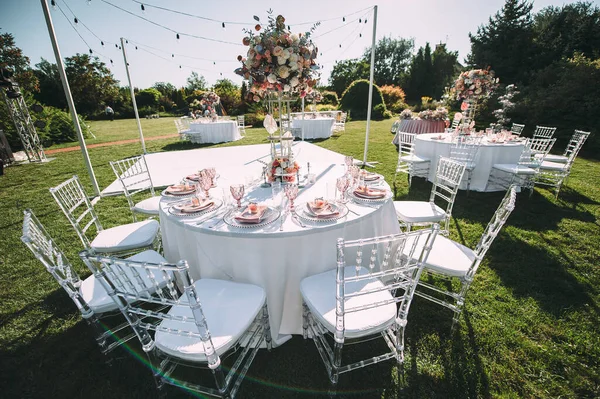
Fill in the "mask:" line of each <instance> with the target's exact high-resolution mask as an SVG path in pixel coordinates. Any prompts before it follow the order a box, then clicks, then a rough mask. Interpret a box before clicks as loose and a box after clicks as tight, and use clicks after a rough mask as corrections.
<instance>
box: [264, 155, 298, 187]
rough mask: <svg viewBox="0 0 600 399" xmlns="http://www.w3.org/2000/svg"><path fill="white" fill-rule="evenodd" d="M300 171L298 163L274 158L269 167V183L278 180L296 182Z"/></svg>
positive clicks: (288, 159) (284, 158)
mask: <svg viewBox="0 0 600 399" xmlns="http://www.w3.org/2000/svg"><path fill="white" fill-rule="evenodd" d="M299 170H300V165H298V162H296V161H294V160H291V159H290V158H287V157H278V158H274V159H273V160H272V161H271V162H270V163H269V165H267V180H268V181H269V182H274V181H276V180H277V181H284V182H288V183H292V182H294V181H296V174H297V173H298V171H299ZM282 175H283V176H282Z"/></svg>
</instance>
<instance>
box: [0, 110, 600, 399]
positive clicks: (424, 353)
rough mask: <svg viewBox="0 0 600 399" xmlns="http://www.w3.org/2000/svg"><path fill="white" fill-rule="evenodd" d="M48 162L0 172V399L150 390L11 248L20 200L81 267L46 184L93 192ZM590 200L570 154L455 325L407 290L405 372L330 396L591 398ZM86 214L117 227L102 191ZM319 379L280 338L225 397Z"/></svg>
mask: <svg viewBox="0 0 600 399" xmlns="http://www.w3.org/2000/svg"><path fill="white" fill-rule="evenodd" d="M142 122H143V124H144V131H145V133H146V135H147V136H151V135H163V134H169V133H174V132H175V129H174V125H173V122H172V121H171V120H170V119H167V118H162V119H160V120H143V121H142ZM391 123H392V121H391V120H388V121H382V122H374V123H373V124H372V129H371V140H370V147H369V148H370V150H369V159H370V160H377V161H380V162H382V164H381V165H380V166H378V167H377V169H376V170H377V171H378V172H381V173H383V174H384V175H385V176H386V179H388V181H389V182H391V181H392V179H393V171H394V167H395V163H396V158H397V153H396V150H395V148H394V146H393V145H391V144H390V141H391V139H392V135H391V134H390V133H389V128H390V126H391ZM91 125H92V129H93V131H94V132H95V134H96V135H97V136H98V139H97V140H98V142H100V141H113V140H120V139H125V138H136V137H137V131H136V126H135V121H133V120H126V121H115V122H91ZM172 125H173V126H172ZM364 126H365V123H364V122H350V123H348V124H347V129H346V132H345V133H343V134H341V135H339V136H337V135H336V136H334V137H332V138H330V139H328V140H325V141H322V142H319V143H317V144H318V145H320V146H323V147H325V148H328V149H331V150H335V151H338V152H341V153H345V154H349V155H353V156H355V157H357V158H362V151H363V143H364ZM265 137H266V132H265V130H264V129H248V134H247V137H246V138H245V139H243V140H242V141H239V142H237V143H229V144H226V145H242V144H248V143H259V142H266V139H265ZM89 142H90V143H91V142H92V140H90V141H89ZM147 147H148V150H149V151H171V150H176V149H184V148H196V147H198V146H195V145H192V144H189V143H181V142H179V141H178V140H177V139H175V138H174V139H168V140H157V141H150V142H148V143H147ZM139 152H140V146H139V144H129V145H123V146H117V147H104V148H95V149H90V150H89V153H90V158H91V160H92V163H93V165H94V168H95V171H96V175H97V178H98V182H99V184H100V187H101V188H104V187H106V186H107V185H108V184H109V183H110V182H112V181H113V180H114V177H113V174H112V171H111V169H110V166H109V164H108V162H109V161H110V160H116V159H120V158H123V157H127V156H131V155H135V154H138V153H139ZM53 157H55V158H56V159H55V160H54V161H52V162H50V163H48V164H32V165H22V166H14V167H10V168H7V169H6V172H5V176H2V177H0V215H1V216H0V231H1V233H0V298H1V304H2V306H1V308H0V359H1V360H0V380H1V381H2V384H1V386H2V394H1V396H2V397H7V398H12V397H22V398H42V397H43V398H62V397H77V398H78V397H86V398H125V397H127V398H147V397H156V391H155V388H154V381H153V378H152V376H151V374H150V372H149V370H148V369H147V367H146V366H145V365H144V363H143V362H142V361H141V360H140V359H143V355H141V350H140V349H139V345H137V342H135V343H133V344H132V345H131V347H130V349H129V351H126V350H123V351H121V352H119V353H118V355H120V358H119V359H116V360H115V361H113V362H112V363H111V365H110V366H107V365H106V364H105V358H104V356H103V355H101V354H100V352H99V350H98V348H97V347H96V344H95V342H94V340H93V339H92V334H91V331H90V329H89V328H88V326H87V325H86V324H85V322H83V321H82V320H81V317H80V316H79V313H78V312H77V311H76V310H75V307H74V306H73V305H72V303H71V301H70V299H69V298H67V297H66V295H65V294H64V292H63V291H62V290H61V289H59V288H58V287H57V285H56V284H55V282H54V280H52V278H51V277H50V276H49V275H48V274H47V273H46V272H45V271H44V270H43V268H42V265H41V264H40V263H39V262H38V261H37V260H35V259H34V258H33V256H32V255H31V254H30V253H29V251H28V250H27V249H26V248H25V246H24V245H23V244H22V243H21V242H20V241H19V237H20V234H21V223H22V212H23V209H25V208H32V209H33V211H34V212H35V213H36V214H37V215H38V217H39V218H40V220H41V222H42V223H43V224H44V225H45V226H46V227H47V229H48V231H49V233H50V234H51V235H52V236H54V237H55V239H56V240H57V242H58V243H59V244H62V247H63V248H64V249H66V252H67V255H68V257H69V259H71V261H73V262H74V263H75V265H76V268H77V269H78V270H79V271H80V272H81V274H83V275H88V274H89V272H87V271H86V270H85V267H84V266H83V265H82V263H81V262H80V261H79V260H78V257H77V253H78V250H79V247H80V242H79V240H78V239H77V237H76V235H75V233H74V232H73V230H72V229H71V228H70V226H69V225H68V222H67V221H66V219H65V217H64V216H63V215H62V213H61V212H60V211H59V209H58V207H57V205H56V204H55V203H54V201H53V199H52V197H51V196H50V193H49V192H48V188H49V187H51V186H54V185H57V184H58V183H60V182H62V181H64V180H66V179H67V178H69V177H71V176H72V175H73V174H78V175H79V176H80V177H81V179H82V182H83V183H84V185H85V186H86V188H87V189H89V190H90V192H91V188H90V184H89V182H88V180H89V179H88V178H87V174H86V172H85V167H84V165H83V162H82V159H81V155H80V152H79V151H75V152H69V153H61V154H55V155H53ZM398 182H399V184H398V190H397V199H409V198H410V199H420V200H424V199H427V198H428V193H429V190H430V188H431V185H430V184H429V183H426V182H424V181H423V180H421V179H415V181H414V182H413V186H412V188H411V189H410V191H409V190H408V187H407V184H406V177H405V176H400V177H399V179H398ZM502 195H503V194H502V193H475V192H472V193H470V195H469V196H467V195H466V194H465V193H464V192H460V193H459V195H458V198H457V201H456V204H455V207H454V212H453V213H454V220H453V222H452V224H451V237H452V238H453V239H455V240H457V241H459V242H463V243H465V244H466V245H468V246H471V247H474V246H475V244H476V243H477V240H478V239H479V237H480V235H481V233H482V232H483V229H484V227H485V225H486V224H487V222H488V220H489V219H490V217H491V216H492V214H493V212H494V211H495V209H496V207H497V205H498V203H499V201H500V199H501V198H502ZM599 205H600V163H599V162H596V161H590V160H585V159H578V160H577V162H576V163H575V167H574V169H573V172H572V174H571V177H570V178H569V181H568V184H567V187H564V188H563V191H562V192H561V196H560V198H559V200H558V201H556V200H555V199H554V196H553V193H551V192H550V191H548V190H546V189H536V190H535V193H534V194H533V196H532V197H531V198H529V197H528V196H527V194H521V195H520V196H519V197H518V199H517V207H516V209H515V211H514V212H513V214H512V215H511V217H510V219H509V221H508V223H507V225H506V227H505V229H504V230H503V231H502V233H501V234H500V236H499V237H498V238H497V239H496V241H495V242H494V244H493V245H492V248H491V249H490V251H489V252H488V256H487V258H486V260H485V261H484V262H483V264H482V266H481V267H480V269H479V272H478V274H477V276H476V278H475V282H474V284H473V285H472V287H471V289H470V291H469V294H468V295H467V302H466V307H465V312H463V316H462V317H461V320H460V326H459V328H458V329H457V331H456V332H455V333H451V331H450V325H451V320H452V315H451V312H450V311H447V310H445V309H442V308H440V307H438V306H436V305H433V304H431V303H429V302H426V301H424V300H422V299H421V298H416V299H415V301H414V302H413V305H412V307H411V310H410V315H409V324H408V328H407V337H406V356H407V357H406V363H405V367H404V373H403V374H402V373H399V372H398V370H397V368H396V366H395V364H394V363H392V362H388V363H383V364H379V365H377V366H375V367H369V368H366V369H361V370H358V371H355V372H352V373H350V374H348V375H344V376H342V378H341V379H340V384H339V390H340V391H341V392H343V394H344V395H343V396H344V397H352V398H390V399H391V398H399V397H412V398H479V397H501V398H522V397H525V398H558V397H560V398H594V397H599V396H600V334H598V331H600V328H599V326H600V317H599V314H600V311H599V306H600V295H599V293H600V271H599V269H598V266H599V262H598V260H599V258H600V257H599V252H600V245H599V243H600V239H599V236H600V225H599V216H600V206H599ZM96 209H97V210H98V212H99V214H100V218H101V220H102V221H103V224H104V225H105V226H107V227H110V226H113V225H116V224H119V223H127V222H130V221H131V215H130V213H129V211H128V209H127V204H126V201H125V200H124V199H123V198H122V197H109V198H103V199H102V200H100V201H99V202H98V204H97V205H96ZM332 245H334V244H333V243H332ZM369 345H375V344H374V343H369V344H366V346H367V347H368V346H369ZM138 355H139V356H138ZM328 386H329V382H328V379H327V377H326V374H325V370H324V367H323V366H322V364H321V360H320V358H319V356H318V354H317V350H316V348H315V347H314V345H313V344H312V342H310V341H304V340H302V338H301V337H294V338H293V339H292V340H291V341H290V342H288V343H286V344H285V345H283V346H282V347H280V348H276V349H274V350H273V351H271V352H270V353H269V352H267V351H261V352H260V353H259V355H258V356H257V358H256V360H255V362H254V363H253V365H252V367H251V369H250V371H249V373H248V378H247V379H246V380H245V381H244V383H243V384H242V388H241V390H240V393H239V397H240V398H308V397H319V396H321V397H325V396H324V395H322V394H323V392H324V390H326V389H327V387H328ZM170 393H172V394H173V397H184V396H185V394H183V393H181V392H179V391H177V390H170ZM319 394H320V395H319Z"/></svg>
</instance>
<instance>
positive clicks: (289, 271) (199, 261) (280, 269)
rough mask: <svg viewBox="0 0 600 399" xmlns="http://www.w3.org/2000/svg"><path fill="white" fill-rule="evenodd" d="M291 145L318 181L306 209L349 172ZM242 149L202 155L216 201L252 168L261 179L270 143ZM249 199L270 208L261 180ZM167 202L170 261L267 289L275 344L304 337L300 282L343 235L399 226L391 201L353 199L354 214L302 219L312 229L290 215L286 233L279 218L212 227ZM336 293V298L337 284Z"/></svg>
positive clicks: (326, 263)
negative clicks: (212, 173) (212, 170)
mask: <svg viewBox="0 0 600 399" xmlns="http://www.w3.org/2000/svg"><path fill="white" fill-rule="evenodd" d="M294 147H295V149H294V151H295V152H296V153H297V154H298V156H297V158H296V159H297V161H298V162H299V164H300V165H301V166H302V169H301V172H303V173H304V172H306V169H305V165H306V162H310V171H311V173H314V174H315V175H316V176H317V179H316V183H315V184H314V185H311V186H307V187H306V188H301V189H300V193H299V195H298V198H297V199H296V200H295V204H296V206H302V204H303V203H305V202H306V201H310V200H314V199H315V198H316V197H326V191H328V190H327V188H326V187H327V183H332V184H335V183H334V182H335V179H336V178H337V177H339V176H341V175H343V174H344V170H345V168H344V166H343V163H344V156H343V155H341V154H338V153H335V152H332V151H328V150H325V149H322V148H319V147H317V146H314V145H312V144H309V143H298V144H297V145H295V146H294ZM236 148H242V147H236ZM244 150H245V151H243V152H237V154H238V155H237V157H230V156H223V155H222V156H220V157H216V156H215V157H213V156H207V157H204V158H199V159H198V165H197V167H198V168H201V167H205V166H215V167H216V170H217V173H218V174H220V178H219V179H218V180H217V184H218V187H216V188H213V189H211V191H210V193H211V195H213V196H214V197H215V198H219V197H221V196H222V195H223V190H224V191H225V193H226V195H229V186H230V184H232V183H236V182H240V178H241V179H242V180H241V181H242V182H243V181H244V176H245V175H247V174H249V173H250V172H252V173H253V175H254V176H256V177H258V174H259V173H260V171H261V166H262V165H261V164H260V163H258V162H252V161H253V160H255V159H257V158H260V157H262V156H264V155H265V154H266V153H268V148H267V147H266V146H246V147H244ZM191 172H193V170H190V173H191ZM248 201H252V202H257V203H265V204H267V205H269V204H271V205H272V204H273V202H272V199H271V189H270V188H261V187H260V182H257V184H256V185H255V186H254V187H253V188H251V189H250V190H246V194H245V197H244V202H246V203H247V202H248ZM169 205H170V203H169V202H168V201H167V199H166V198H163V200H162V201H161V207H160V208H161V209H160V224H161V232H162V240H163V246H164V253H165V257H166V258H167V260H169V261H170V262H176V261H178V260H180V259H185V260H187V261H188V262H189V265H190V271H191V275H192V277H193V278H194V279H199V278H218V279H231V280H234V281H238V282H244V283H251V284H256V285H259V286H261V287H262V288H264V289H265V291H266V293H267V304H268V309H269V319H270V325H271V334H272V336H273V339H274V344H275V345H279V344H282V343H283V342H285V341H286V340H287V339H289V337H290V334H302V298H301V295H300V281H301V280H302V279H303V278H305V277H308V276H311V275H314V274H317V273H320V272H323V271H326V270H330V269H334V268H335V267H336V241H337V239H338V238H340V237H344V238H346V239H357V238H360V237H372V236H381V235H387V234H394V233H398V232H399V231H400V230H399V225H398V222H397V219H396V214H395V211H394V207H393V203H392V202H391V200H387V201H385V202H383V203H381V204H380V205H379V206H365V205H359V204H356V203H349V206H348V207H349V209H351V210H352V212H355V213H352V212H349V213H348V215H347V216H346V217H344V218H342V219H339V220H337V221H330V222H312V223H311V222H309V223H306V222H305V223H306V226H307V227H301V226H300V224H299V223H298V222H297V221H296V220H294V219H293V218H292V217H291V216H288V217H287V218H286V219H285V221H284V223H283V230H282V231H280V226H281V219H278V220H277V221H275V222H274V223H272V224H269V225H267V226H265V227H257V228H237V227H231V226H229V225H227V224H225V223H221V224H220V225H217V227H214V228H212V229H211V228H210V226H213V225H214V224H215V222H216V221H217V220H218V219H210V220H209V221H206V222H204V223H201V224H200V225H197V224H196V223H197V221H198V219H197V218H196V219H192V218H182V217H179V216H175V215H172V214H170V213H169V212H168V208H169ZM331 290H332V291H331V294H332V295H335V286H332V287H331ZM209 328H210V326H209Z"/></svg>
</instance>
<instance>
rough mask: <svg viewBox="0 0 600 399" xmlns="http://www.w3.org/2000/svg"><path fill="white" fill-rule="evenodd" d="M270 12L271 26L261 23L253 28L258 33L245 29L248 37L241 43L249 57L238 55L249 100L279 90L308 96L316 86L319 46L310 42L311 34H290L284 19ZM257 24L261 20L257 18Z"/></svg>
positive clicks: (236, 71) (241, 74) (254, 99)
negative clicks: (274, 16)
mask: <svg viewBox="0 0 600 399" xmlns="http://www.w3.org/2000/svg"><path fill="white" fill-rule="evenodd" d="M272 13H273V11H272V10H269V11H268V14H269V16H268V19H269V23H268V25H267V26H266V27H265V28H264V29H263V27H262V26H261V25H260V23H257V24H256V26H255V27H254V29H255V31H256V32H259V33H258V34H255V32H254V31H252V30H250V29H244V32H245V33H246V36H245V37H244V38H243V40H242V42H243V43H244V45H245V46H248V47H249V49H248V53H247V54H246V57H245V58H244V57H242V56H241V55H238V57H237V59H238V61H240V62H241V63H242V67H241V68H237V69H236V70H235V73H236V74H238V75H240V76H242V77H244V78H245V79H247V80H248V83H249V91H248V100H250V101H256V102H258V101H260V100H261V99H263V98H264V97H265V96H266V95H267V94H268V93H269V92H272V91H278V92H283V93H286V94H299V95H300V97H304V96H306V95H307V94H308V93H310V92H311V91H312V88H313V87H314V86H315V85H316V84H317V80H318V78H319V76H318V70H319V66H318V65H317V64H316V62H315V59H316V58H317V51H318V49H317V47H316V46H315V45H314V43H313V42H312V40H311V39H310V36H311V33H312V32H313V31H314V30H315V29H316V27H317V26H318V25H319V23H317V24H315V25H314V26H313V27H312V28H311V29H310V31H309V32H305V33H298V34H296V33H291V32H290V31H289V28H286V25H285V18H284V17H283V16H281V15H278V16H277V17H276V18H273V16H272ZM254 19H255V20H256V21H257V22H260V19H259V18H258V17H257V16H254Z"/></svg>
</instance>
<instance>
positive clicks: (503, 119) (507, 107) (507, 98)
mask: <svg viewBox="0 0 600 399" xmlns="http://www.w3.org/2000/svg"><path fill="white" fill-rule="evenodd" d="M517 94H519V92H518V91H517V86H515V85H513V84H510V85H508V86H506V88H505V93H504V95H502V96H500V97H498V102H499V103H500V105H501V108H499V109H496V110H494V111H493V112H492V114H493V115H494V117H495V118H496V119H497V120H498V123H496V125H495V126H494V129H497V130H501V129H503V128H508V124H509V123H510V118H509V117H508V116H507V113H508V112H509V111H511V110H513V109H514V108H515V103H514V102H513V97H514V96H516V95H517Z"/></svg>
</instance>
